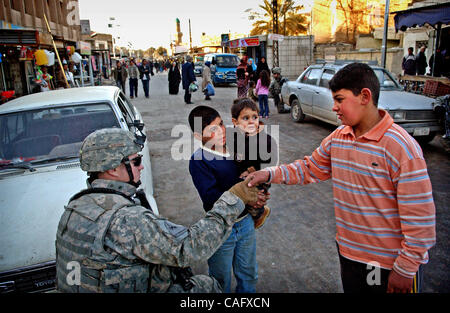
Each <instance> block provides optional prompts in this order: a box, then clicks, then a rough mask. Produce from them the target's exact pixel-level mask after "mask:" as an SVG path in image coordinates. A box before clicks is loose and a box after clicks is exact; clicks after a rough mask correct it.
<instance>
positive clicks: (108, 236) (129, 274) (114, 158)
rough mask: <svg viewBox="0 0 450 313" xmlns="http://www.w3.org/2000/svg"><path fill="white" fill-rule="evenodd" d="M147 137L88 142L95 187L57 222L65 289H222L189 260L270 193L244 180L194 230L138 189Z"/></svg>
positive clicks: (108, 135) (86, 155)
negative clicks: (157, 208) (157, 209)
mask: <svg viewBox="0 0 450 313" xmlns="http://www.w3.org/2000/svg"><path fill="white" fill-rule="evenodd" d="M144 142H145V137H144V136H134V135H133V134H132V133H130V132H128V131H126V130H123V129H118V128H110V129H101V130H97V131H95V132H94V133H92V134H90V135H89V136H87V137H86V139H85V140H84V142H83V144H82V146H81V151H80V163H81V168H82V170H84V171H86V172H88V175H89V178H88V180H87V183H88V189H86V190H84V191H81V192H80V193H78V194H76V195H74V196H73V197H72V198H71V199H70V201H69V203H68V205H67V206H66V207H65V212H64V213H63V215H62V217H61V220H60V222H59V225H58V230H57V235H56V274H57V275H56V276H57V279H56V285H57V290H58V291H61V292H189V293H193V292H221V287H220V285H219V284H218V282H217V281H216V280H215V279H214V278H212V277H210V276H206V275H196V276H193V275H192V272H191V270H190V267H189V264H191V263H193V262H197V261H200V260H202V259H207V258H209V257H210V256H211V255H212V254H213V253H214V252H215V251H216V249H217V248H218V247H219V246H220V245H221V244H222V242H223V241H224V240H225V239H226V238H227V237H228V236H229V235H230V232H231V228H232V226H233V223H234V221H235V220H236V219H237V217H238V216H239V214H240V213H241V212H242V211H243V210H244V207H245V204H247V203H255V202H257V201H258V199H259V200H261V201H262V202H265V197H263V196H262V193H259V196H258V191H257V190H256V189H254V188H252V189H249V188H248V187H247V185H246V184H247V183H246V182H242V183H238V184H236V185H234V186H233V187H232V188H230V190H229V191H227V192H225V193H224V194H223V195H222V196H221V197H220V198H219V200H218V201H217V202H216V203H215V205H214V207H213V209H212V210H211V211H210V212H208V213H207V214H206V216H205V217H204V218H203V219H201V220H200V221H198V222H197V223H195V224H194V225H192V226H191V227H189V228H186V227H184V226H181V225H176V224H174V223H171V222H169V221H168V220H167V219H165V218H163V217H161V216H157V215H155V214H154V213H153V211H152V210H151V208H150V205H148V201H147V199H146V198H145V194H143V192H136V189H137V187H138V186H139V184H140V171H141V170H142V169H143V166H142V163H141V158H142V156H140V155H138V152H140V151H141V150H142V148H143V143H144ZM261 201H258V202H257V203H260V202H261Z"/></svg>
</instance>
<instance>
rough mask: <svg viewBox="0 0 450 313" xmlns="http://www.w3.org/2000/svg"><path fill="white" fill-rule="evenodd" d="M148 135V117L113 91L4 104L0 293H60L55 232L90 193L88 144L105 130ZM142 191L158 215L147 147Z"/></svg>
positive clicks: (61, 93)
mask: <svg viewBox="0 0 450 313" xmlns="http://www.w3.org/2000/svg"><path fill="white" fill-rule="evenodd" d="M109 127H117V128H123V129H127V130H130V131H132V132H134V133H136V134H138V135H142V133H143V134H145V125H144V124H143V121H142V116H141V114H140V113H139V111H138V110H137V109H136V107H134V106H133V104H132V103H131V102H130V101H129V100H128V98H127V97H126V96H125V95H124V94H123V92H122V91H121V90H120V89H119V88H117V87H113V86H98V87H83V88H71V89H63V90H54V91H49V92H41V93H36V94H32V95H27V96H23V97H20V98H17V99H15V100H12V101H9V102H7V103H5V104H3V105H1V106H0V135H1V139H0V184H1V186H0V293H7V292H40V291H49V290H53V289H54V283H55V274H56V268H55V240H56V230H57V226H58V223H59V220H60V218H61V215H62V214H63V211H64V205H66V204H67V203H68V201H69V199H70V198H71V197H72V196H73V195H74V194H76V193H77V192H79V191H80V190H82V189H86V188H87V185H86V179H87V174H86V172H84V171H82V170H81V168H80V163H79V150H80V147H81V144H82V141H83V140H84V138H85V137H86V136H87V135H89V134H90V133H92V132H93V131H95V130H97V129H101V128H109ZM142 155H143V164H144V169H143V171H142V173H141V182H142V184H141V186H140V187H139V188H142V189H143V190H144V191H145V193H146V195H147V198H148V200H149V203H150V205H151V207H152V209H153V211H154V212H155V213H156V214H158V213H159V212H158V207H157V204H156V201H155V199H154V196H153V181H152V173H151V161H150V153H149V144H148V142H147V141H146V142H145V144H144V148H143V151H142Z"/></svg>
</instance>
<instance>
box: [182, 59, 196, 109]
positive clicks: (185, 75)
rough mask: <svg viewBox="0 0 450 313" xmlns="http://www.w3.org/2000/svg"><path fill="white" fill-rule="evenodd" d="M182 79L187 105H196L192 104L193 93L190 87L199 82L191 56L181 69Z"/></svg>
mask: <svg viewBox="0 0 450 313" xmlns="http://www.w3.org/2000/svg"><path fill="white" fill-rule="evenodd" d="M181 79H182V81H183V89H184V102H185V103H186V104H194V103H193V102H191V96H192V95H191V91H190V90H189V86H190V85H191V84H192V83H193V82H195V81H197V79H196V78H195V74H194V64H193V63H192V57H191V56H190V55H187V56H186V62H185V63H184V64H183V66H182V67H181Z"/></svg>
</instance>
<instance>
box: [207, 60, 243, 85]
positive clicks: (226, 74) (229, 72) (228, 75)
mask: <svg viewBox="0 0 450 313" xmlns="http://www.w3.org/2000/svg"><path fill="white" fill-rule="evenodd" d="M204 60H205V62H206V61H209V62H211V80H212V82H213V85H214V86H217V85H219V84H231V83H236V68H237V67H238V65H239V63H240V61H239V58H238V56H237V55H235V54H232V53H210V54H207V55H205V58H204Z"/></svg>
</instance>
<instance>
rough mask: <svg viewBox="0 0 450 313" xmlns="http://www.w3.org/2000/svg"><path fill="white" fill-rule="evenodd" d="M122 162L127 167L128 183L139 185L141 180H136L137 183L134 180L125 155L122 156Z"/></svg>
mask: <svg viewBox="0 0 450 313" xmlns="http://www.w3.org/2000/svg"><path fill="white" fill-rule="evenodd" d="M122 163H123V164H124V165H125V168H126V169H127V172H128V177H129V178H130V180H129V181H128V184H130V185H133V186H134V187H136V188H137V187H139V185H140V184H141V181H138V182H137V183H135V182H134V175H133V169H132V168H131V164H130V160H129V159H128V158H127V157H125V158H123V160H122Z"/></svg>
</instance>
